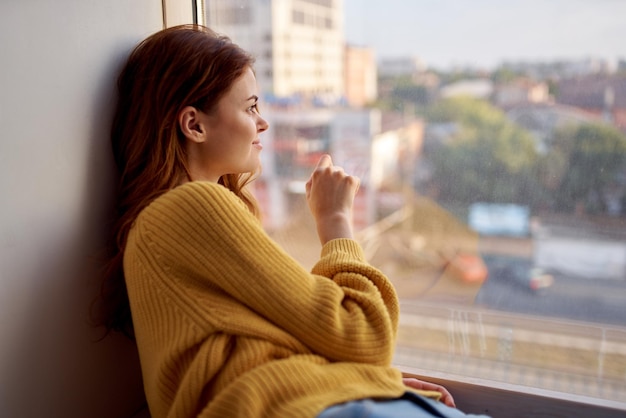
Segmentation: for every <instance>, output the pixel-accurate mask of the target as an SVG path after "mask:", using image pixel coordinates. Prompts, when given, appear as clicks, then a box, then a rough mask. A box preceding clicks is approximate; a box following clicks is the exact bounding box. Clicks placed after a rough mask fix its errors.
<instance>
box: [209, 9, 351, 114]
mask: <svg viewBox="0 0 626 418" xmlns="http://www.w3.org/2000/svg"><path fill="white" fill-rule="evenodd" d="M206 22H207V25H208V26H209V27H211V28H212V29H213V30H215V31H217V32H220V33H223V34H225V35H228V36H229V37H230V38H231V39H232V40H233V41H234V42H235V43H237V44H238V45H239V46H241V47H242V48H244V49H246V50H247V51H249V52H251V53H252V54H253V55H254V56H255V57H256V60H257V62H256V64H255V69H256V73H257V80H258V81H259V85H260V88H261V91H262V92H263V93H264V94H265V95H266V98H267V99H270V100H271V99H272V98H276V99H285V98H292V99H297V98H302V99H305V100H306V99H315V100H322V101H330V102H333V101H336V100H337V99H339V98H341V97H343V96H344V93H345V87H344V79H343V62H344V61H343V54H344V35H343V0H206Z"/></svg>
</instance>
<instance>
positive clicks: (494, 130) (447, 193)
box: [427, 98, 543, 205]
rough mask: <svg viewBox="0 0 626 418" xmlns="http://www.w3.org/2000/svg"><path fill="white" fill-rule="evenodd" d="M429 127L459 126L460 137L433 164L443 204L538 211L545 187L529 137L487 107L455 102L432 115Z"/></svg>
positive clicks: (437, 151) (438, 152)
mask: <svg viewBox="0 0 626 418" xmlns="http://www.w3.org/2000/svg"><path fill="white" fill-rule="evenodd" d="M427 120H428V122H429V123H455V124H456V126H457V129H456V131H455V132H456V133H455V134H454V135H453V136H452V138H449V140H448V141H447V143H445V144H443V145H441V146H439V147H436V148H435V149H434V151H433V152H432V155H431V158H432V162H433V164H434V182H435V183H436V185H437V189H438V190H439V193H440V198H441V199H442V200H447V201H450V202H454V203H457V204H470V203H472V202H477V201H483V202H501V203H518V204H530V205H535V204H537V203H538V202H539V200H540V199H541V196H542V195H543V194H542V187H541V185H540V183H539V182H538V181H537V176H536V164H537V160H538V156H537V153H536V150H535V146H534V141H533V139H532V137H531V136H530V134H529V133H527V132H526V131H524V130H523V129H521V128H519V127H517V126H516V125H514V124H512V123H511V122H509V121H508V120H507V118H506V116H505V115H504V114H503V113H502V112H501V111H500V110H498V109H497V108H495V107H493V106H492V105H490V104H489V103H488V102H486V101H481V100H476V99H471V98H453V99H446V100H442V101H440V102H438V103H437V104H436V105H435V106H433V107H431V108H430V109H429V111H428V112H427Z"/></svg>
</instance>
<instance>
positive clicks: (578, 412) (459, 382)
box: [398, 366, 626, 418]
mask: <svg viewBox="0 0 626 418" xmlns="http://www.w3.org/2000/svg"><path fill="white" fill-rule="evenodd" d="M398 368H399V369H400V370H402V372H403V373H405V374H406V375H410V376H412V377H416V378H418V379H421V380H425V381H429V382H433V383H437V384H440V385H442V386H444V387H445V388H447V389H448V390H449V391H450V392H451V393H452V396H453V397H454V399H455V402H456V405H457V407H458V408H459V409H460V410H461V411H463V412H465V413H474V414H487V415H489V416H491V417H492V418H545V417H554V418H558V417H568V418H578V417H580V418H583V417H584V418H587V417H602V418H613V417H615V418H623V417H625V416H626V402H615V401H608V400H603V399H597V398H592V397H585V396H580V395H572V394H568V393H561V392H554V391H549V390H544V389H536V388H532V387H527V386H522V385H512V384H507V383H502V382H493V381H488V380H482V379H477V378H470V377H463V376H456V375H455V376H452V375H448V374H445V373H441V372H432V371H426V370H422V369H417V368H412V367H407V366H398Z"/></svg>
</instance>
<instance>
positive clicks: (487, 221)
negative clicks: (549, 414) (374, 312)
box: [206, 0, 626, 401]
mask: <svg viewBox="0 0 626 418" xmlns="http://www.w3.org/2000/svg"><path fill="white" fill-rule="evenodd" d="M206 10H207V16H206V17H207V20H206V22H207V24H208V25H209V26H211V27H213V28H214V29H216V30H217V31H219V32H223V33H225V34H227V35H229V36H230V37H231V38H232V39H233V40H234V41H235V42H237V43H239V44H240V45H241V46H242V47H244V48H245V49H248V50H249V51H251V52H252V53H253V54H255V55H256V56H257V64H256V65H257V79H258V81H259V86H260V90H261V92H262V95H263V100H262V105H263V108H262V111H263V114H264V117H266V118H267V119H268V121H269V122H270V125H271V127H270V130H269V131H268V132H266V133H264V134H263V135H264V136H263V137H262V140H263V143H264V152H263V174H262V176H261V177H260V178H259V179H258V180H257V181H256V182H255V184H254V192H255V194H256V195H257V197H258V199H259V202H260V204H261V206H262V209H263V212H264V214H265V217H264V222H265V227H266V228H267V230H268V232H269V233H270V234H271V235H272V236H273V237H274V238H275V239H276V240H277V241H279V242H280V243H281V244H282V245H283V246H284V247H285V248H286V249H287V250H288V251H289V252H290V253H291V254H292V255H294V257H296V258H297V259H298V260H300V261H301V262H302V263H303V264H304V265H305V266H309V267H310V266H312V263H314V262H315V260H316V258H317V256H318V254H319V249H320V247H319V244H317V242H318V241H317V238H316V236H315V233H314V228H312V225H313V221H312V219H311V218H310V216H309V215H308V212H307V209H306V202H305V199H304V183H305V182H306V180H307V178H308V175H309V174H310V172H311V169H312V167H314V165H315V164H316V162H317V159H318V158H319V156H320V155H321V154H323V153H330V154H331V155H332V157H333V160H334V162H335V163H336V164H337V165H340V166H342V167H343V168H344V169H345V170H346V171H348V172H350V173H353V174H355V175H358V176H359V177H360V179H361V187H360V189H359V193H358V196H357V199H356V202H355V225H356V229H357V237H358V240H359V241H360V243H361V244H362V246H363V248H364V250H365V252H366V254H367V257H368V258H369V260H370V262H371V263H373V264H374V265H376V266H377V267H379V268H380V269H382V270H383V271H384V272H385V273H386V274H387V275H388V276H389V278H390V279H391V280H392V281H393V283H394V285H395V287H396V289H397V291H398V294H399V297H400V299H401V302H402V313H401V324H400V330H399V339H398V347H397V352H396V359H395V362H396V364H397V365H398V366H399V367H402V366H410V367H415V368H419V369H423V370H424V371H425V372H428V371H431V372H445V373H446V374H448V375H453V376H454V375H458V376H464V377H471V378H477V379H484V380H489V381H494V382H507V383H513V384H519V385H527V386H531V387H535V388H542V389H548V390H552V391H557V392H567V393H573V394H579V395H584V396H589V397H594V398H600V399H608V400H613V401H623V399H626V51H625V50H624V48H623V40H624V39H626V25H624V24H623V17H624V16H626V3H624V2H620V1H611V0H599V1H582V0H573V1H572V0H553V1H550V2H546V1H543V0H523V1H522V0H509V1H504V2H503V1H496V0H476V1H472V2H458V1H453V0H442V1H437V2H433V1H427V0H420V1H417V0H387V1H384V2H383V1H374V0H343V1H341V0H334V1H333V0H316V1H313V0H308V1H305V0H280V1H279V0H274V1H271V0H263V1H243V0H237V1H232V0H206ZM620 54H621V55H620ZM259 69H262V71H259Z"/></svg>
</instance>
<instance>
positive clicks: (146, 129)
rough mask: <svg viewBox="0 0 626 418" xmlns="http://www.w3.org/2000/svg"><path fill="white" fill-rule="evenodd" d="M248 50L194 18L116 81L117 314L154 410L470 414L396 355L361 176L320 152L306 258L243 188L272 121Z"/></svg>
mask: <svg viewBox="0 0 626 418" xmlns="http://www.w3.org/2000/svg"><path fill="white" fill-rule="evenodd" d="M252 64H253V59H252V58H251V56H250V55H248V54H247V53H245V52H244V51H243V50H241V49H240V48H239V47H238V46H236V45H234V44H233V43H232V42H231V41H230V40H229V39H228V38H225V37H220V36H218V35H216V34H215V33H214V32H212V31H211V30H210V29H207V28H204V27H201V26H195V25H186V26H180V27H176V28H171V29H166V30H164V31H161V32H159V33H156V34H154V35H153V36H151V37H149V38H148V39H146V40H145V41H143V42H142V43H141V44H139V45H138V46H137V48H136V49H135V50H134V51H133V52H132V54H131V55H130V57H129V59H128V62H127V63H126V65H125V67H124V69H123V70H122V73H121V74H120V77H119V80H118V94H119V97H118V103H117V109H116V113H115V118H114V121H113V127H112V144H113V151H114V156H115V161H116V164H117V168H118V171H119V187H118V196H117V197H118V202H117V219H116V224H115V227H114V228H113V232H114V237H113V239H112V245H111V248H112V252H111V262H110V268H109V274H108V281H107V286H106V288H107V289H109V291H108V293H109V294H113V295H118V296H119V295H121V296H119V297H118V299H117V302H116V305H115V309H114V314H112V315H111V317H110V319H109V321H108V323H107V326H108V328H109V329H117V330H122V331H126V332H131V331H132V332H133V335H134V337H135V338H136V341H137V345H138V349H139V354H140V359H141V366H142V372H143V378H144V386H145V393H146V396H147V400H148V405H149V407H150V411H151V414H152V416H153V417H154V418H157V417H165V416H168V417H195V416H201V417H260V416H267V417H316V416H320V417H330V416H348V415H345V414H346V413H347V412H346V411H350V410H353V409H354V408H357V409H358V408H362V407H363V406H364V405H365V406H366V407H369V406H371V405H373V407H374V409H376V408H387V409H388V408H391V409H392V410H393V408H398V407H402V405H403V404H409V407H410V408H413V409H415V411H416V412H415V415H411V416H461V415H463V414H462V413H460V412H458V411H457V410H455V409H453V408H451V407H449V406H446V405H444V403H445V404H448V405H450V406H453V405H454V403H453V400H452V397H451V396H450V394H449V393H448V392H447V391H446V390H445V389H444V388H442V387H440V386H438V385H434V384H430V383H427V382H422V381H419V380H416V379H403V378H402V375H401V373H400V372H399V371H398V370H396V369H394V368H393V367H391V366H390V363H391V360H392V355H393V351H394V341H395V336H396V329H397V322H398V301H397V297H396V294H395V292H394V289H393V287H392V285H391V284H390V282H389V281H388V279H387V278H386V277H385V276H384V275H383V274H382V273H381V272H380V271H378V270H377V269H375V268H373V267H372V266H370V265H368V264H367V263H366V262H365V260H364V258H363V254H362V250H361V248H360V247H359V245H358V244H357V243H356V242H355V241H354V240H353V239H352V226H351V214H352V201H353V198H354V195H355V193H356V191H357V188H358V185H359V183H358V179H356V178H355V177H352V176H349V175H347V174H345V173H344V172H343V170H342V169H341V168H338V167H335V166H334V165H333V163H332V161H331V159H330V157H329V156H324V157H322V158H321V160H320V162H319V164H318V166H317V168H316V169H315V170H314V172H313V174H312V175H311V178H310V180H309V181H308V183H307V188H306V192H307V199H308V203H309V207H310V209H311V211H312V214H313V216H314V218H315V220H316V224H317V232H318V235H319V238H320V240H321V243H322V245H323V248H322V254H321V258H320V260H319V262H318V263H317V264H316V265H315V266H314V267H313V269H312V272H308V271H306V270H304V269H303V268H302V267H301V266H300V265H299V264H298V263H297V262H296V261H294V260H293V259H292V258H291V257H289V256H288V255H287V254H286V253H285V252H284V251H283V250H282V249H281V248H279V247H278V246H277V245H276V244H275V243H274V242H273V241H272V240H271V239H270V238H269V237H268V236H267V235H266V233H265V232H264V231H263V229H262V227H261V224H260V222H259V221H258V217H257V213H258V211H257V208H256V204H255V201H254V199H253V198H252V197H251V195H250V194H248V193H247V192H246V188H245V186H246V184H247V183H248V182H249V181H250V180H251V179H253V178H254V175H255V173H257V172H258V170H259V167H260V161H259V155H260V152H261V150H262V148H263V147H262V143H261V141H260V136H259V134H260V133H262V132H263V131H265V130H266V129H267V128H268V124H267V122H266V121H265V120H264V119H263V118H262V117H261V115H260V114H259V111H258V108H257V102H258V92H257V87H256V80H255V76H254V72H253V70H252ZM126 292H127V293H126ZM126 295H127V298H126ZM128 301H129V302H130V310H129V304H128ZM129 312H132V322H131V316H130V314H129ZM409 387H410V388H409ZM428 397H430V398H434V399H438V398H440V399H441V401H442V402H437V401H433V400H431V399H428ZM374 399H377V400H380V401H375V400H374ZM393 399H396V400H395V401H392V400H393ZM403 399H404V400H403ZM368 404H371V405H368ZM405 407H406V405H405ZM437 411H440V412H437ZM420 413H422V414H423V415H419V414H420ZM431 413H432V414H435V415H429V414H431ZM334 414H338V415H334ZM436 414H440V415H436ZM445 414H448V415H445ZM454 414H457V415H454ZM372 416H374V415H372ZM388 416H393V415H388Z"/></svg>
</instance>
